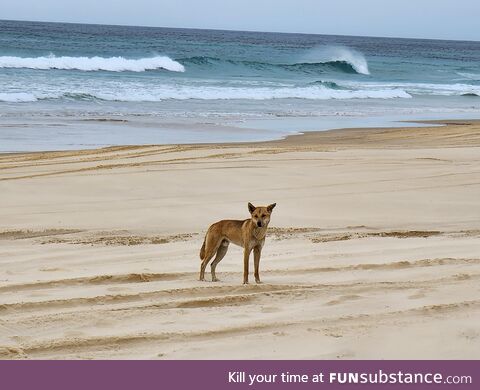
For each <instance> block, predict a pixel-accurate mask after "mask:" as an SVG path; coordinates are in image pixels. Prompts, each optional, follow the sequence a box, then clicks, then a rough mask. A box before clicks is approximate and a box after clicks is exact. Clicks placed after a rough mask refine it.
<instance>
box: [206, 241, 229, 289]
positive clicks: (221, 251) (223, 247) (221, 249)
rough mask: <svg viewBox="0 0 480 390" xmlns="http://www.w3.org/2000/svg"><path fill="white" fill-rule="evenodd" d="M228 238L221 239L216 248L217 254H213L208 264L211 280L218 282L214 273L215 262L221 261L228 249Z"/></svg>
mask: <svg viewBox="0 0 480 390" xmlns="http://www.w3.org/2000/svg"><path fill="white" fill-rule="evenodd" d="M228 244H229V242H228V240H223V241H222V243H221V244H220V247H219V248H218V250H217V256H215V260H213V262H212V264H210V269H211V271H212V282H218V279H217V276H216V275H215V268H216V267H217V264H218V263H220V261H222V259H223V258H224V257H225V255H226V254H227V251H228Z"/></svg>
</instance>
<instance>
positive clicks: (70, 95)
mask: <svg viewBox="0 0 480 390" xmlns="http://www.w3.org/2000/svg"><path fill="white" fill-rule="evenodd" d="M410 97H411V95H409V94H408V93H407V92H405V91H404V90H401V89H395V88H393V89H371V90H334V89H330V88H327V87H324V86H310V87H302V88H295V87H292V88H288V87H281V88H268V87H263V88H241V87H213V86H202V87H197V86H195V87H193V86H175V85H162V86H157V87H150V88H127V89H125V88H115V87H114V88H107V89H103V90H98V89H95V88H92V89H85V90H76V91H57V92H56V93H53V92H50V93H49V94H45V93H38V94H31V93H2V94H0V101H4V102H33V101H36V100H44V99H58V98H66V99H78V100H88V99H101V100H108V101H119V102H159V101H163V100H188V99H196V100H272V99H307V100H329V99H338V100H347V99H394V98H410Z"/></svg>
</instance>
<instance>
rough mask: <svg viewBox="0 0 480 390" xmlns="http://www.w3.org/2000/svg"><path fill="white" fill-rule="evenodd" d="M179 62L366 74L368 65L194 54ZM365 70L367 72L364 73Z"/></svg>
mask: <svg viewBox="0 0 480 390" xmlns="http://www.w3.org/2000/svg"><path fill="white" fill-rule="evenodd" d="M178 61H179V62H181V63H182V64H184V65H186V66H187V68H188V67H189V65H190V66H196V67H208V68H213V67H223V68H225V67H228V66H232V67H245V68H249V69H253V70H257V71H262V70H264V71H275V70H283V71H291V72H301V73H310V74H315V73H325V72H340V73H357V74H368V67H367V68H366V69H367V71H365V68H361V67H359V66H358V65H357V64H354V63H350V62H349V61H346V60H332V61H324V62H297V63H293V64H280V63H279V64H276V63H270V62H261V61H242V60H224V59H221V58H216V57H209V56H195V57H187V58H180V59H178ZM365 72H367V73H365Z"/></svg>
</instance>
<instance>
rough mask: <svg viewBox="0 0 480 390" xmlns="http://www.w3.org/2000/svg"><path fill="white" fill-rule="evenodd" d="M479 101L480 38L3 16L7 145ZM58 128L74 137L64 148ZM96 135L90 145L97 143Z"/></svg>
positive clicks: (210, 136)
mask: <svg viewBox="0 0 480 390" xmlns="http://www.w3.org/2000/svg"><path fill="white" fill-rule="evenodd" d="M479 96H480V42H460V41H437V40H435V41H434V40H416V39H392V38H370V37H346V36H324V35H305V34H279V33H258V32H231V31H212V30H190V29H189V30H186V29H165V28H145V27H124V26H101V25H80V24H59V23H36V22H14V21H0V122H1V124H2V128H1V129H0V142H3V145H4V146H3V148H2V145H1V144H0V150H6V149H9V150H10V149H13V150H16V149H19V150H20V149H22V148H23V149H26V148H28V146H31V145H32V142H35V139H36V137H37V138H38V137H43V138H42V142H41V147H47V148H48V147H49V146H50V147H53V148H56V147H67V146H68V145H70V146H72V147H74V146H75V145H77V144H79V143H77V144H76V143H75V140H74V139H73V138H72V137H73V136H69V135H68V134H70V133H69V130H68V129H71V134H76V135H77V136H78V134H80V133H81V132H82V131H86V130H85V129H86V128H87V126H86V123H85V122H82V123H81V126H80V125H79V122H78V121H80V120H82V121H84V120H86V119H87V120H91V119H94V120H97V119H101V120H103V121H110V120H112V123H109V125H108V129H107V128H106V127H105V126H104V132H103V133H102V134H104V135H103V136H102V137H101V139H102V143H101V145H104V144H111V143H119V142H120V143H121V142H122V136H121V135H120V134H123V137H124V138H125V139H124V141H125V142H126V141H127V140H128V142H130V143H135V137H134V136H132V133H131V132H135V131H136V133H137V135H138V139H139V140H141V142H145V140H146V141H149V140H151V142H162V141H164V142H193V141H195V142H199V141H205V142H208V141H211V140H215V141H218V140H236V139H239V140H240V139H241V140H245V139H260V138H261V139H263V138H269V137H270V138H271V137H273V136H278V135H279V134H277V133H275V132H274V131H273V132H272V131H267V130H266V129H269V126H257V125H255V126H254V127H259V128H264V131H263V132H258V133H255V132H254V131H251V132H246V131H245V130H241V131H243V133H241V131H240V130H238V131H236V132H235V131H234V130H232V127H233V128H239V127H241V128H245V127H249V121H253V122H251V123H252V124H253V123H258V121H259V120H260V121H262V120H268V119H271V118H282V117H288V118H305V117H308V118H317V120H318V126H317V127H318V128H324V127H325V123H334V119H335V118H345V117H347V118H349V119H348V121H349V122H352V120H351V118H356V121H353V122H352V123H354V124H355V125H359V126H361V125H362V119H363V120H364V122H365V119H368V122H371V120H372V117H373V118H383V119H382V120H383V121H385V120H386V118H390V119H391V118H395V119H408V118H426V117H439V116H447V117H459V116H468V117H472V118H474V117H476V116H478V114H479V112H480V102H479V101H480V97H479ZM119 118H123V119H122V121H121V122H120V121H119V120H118V119H119ZM322 121H323V124H322ZM239 123H241V126H237V124H239ZM289 123H292V126H291V127H289V131H294V130H302V129H301V128H295V122H294V121H293V122H292V121H291V119H290V120H289ZM309 123H310V122H309ZM338 123H339V126H341V123H342V120H339V122H338ZM20 124H22V125H24V130H23V133H22V131H20V130H19V128H18V126H19V125H20ZM157 124H158V128H159V129H160V130H162V129H163V130H162V131H160V130H159V132H157V133H156V132H155V127H156V125H157ZM298 124H299V125H301V121H299V122H298ZM54 125H65V126H67V131H65V133H66V135H65V134H64V135H63V137H64V138H65V137H66V138H69V137H70V138H69V139H68V140H66V141H65V142H63V143H62V142H59V139H60V138H61V137H62V135H61V134H56V133H55V131H54V129H53V130H52V128H53V127H54ZM103 125H105V124H103ZM207 125H211V126H210V128H211V127H212V126H217V129H216V130H215V129H214V130H209V128H208V126H207ZM15 126H17V127H15ZM35 126H36V128H35ZM69 126H70V127H69ZM122 126H123V129H122V131H121V132H117V133H116V134H115V137H113V135H112V137H111V140H109V136H108V134H109V133H112V134H113V133H114V132H115V131H117V130H118V129H119V128H121V127H122ZM202 126H203V127H202ZM311 126H313V127H315V124H314V123H313V124H311ZM280 127H281V126H280ZM199 128H202V129H203V130H202V131H201V132H198V131H196V130H198V129H199ZM42 129H43V130H42ZM45 129H48V131H46V130H45ZM82 129H83V130H82ZM146 129H148V131H147V130H146ZM182 129H183V130H185V131H182ZM265 131H267V132H265ZM192 132H193V134H195V137H193V138H192V136H191V135H186V134H192ZM90 133H91V134H90ZM147 133H148V134H150V135H148V134H147ZM22 134H23V135H25V137H24V139H23V141H20V140H16V138H19V137H20V138H21V135H22ZM47 134H51V135H49V136H48V137H50V138H51V143H50V144H49V142H48V137H47V139H45V136H46V135H47ZM55 134H56V135H55ZM88 134H89V140H90V141H89V142H86V143H83V144H79V145H80V146H81V145H87V144H88V146H98V145H100V143H96V142H95V132H94V130H92V129H90V128H89V127H88ZM234 134H235V135H234ZM255 134H258V136H256V137H255ZM59 137H60V138H59ZM66 138H65V139H66ZM80 138H82V140H84V138H85V136H84V134H83V135H82V136H81V137H80ZM82 142H83V141H82ZM138 142H140V141H138ZM27 143H28V144H27ZM7 144H8V145H7ZM5 145H7V146H5ZM77 146H78V145H77ZM39 147H40V146H39ZM23 149H22V150H23Z"/></svg>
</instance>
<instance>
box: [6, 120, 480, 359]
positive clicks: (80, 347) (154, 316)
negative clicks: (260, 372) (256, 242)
mask: <svg viewBox="0 0 480 390" xmlns="http://www.w3.org/2000/svg"><path fill="white" fill-rule="evenodd" d="M248 201H251V202H253V203H254V204H267V203H272V202H276V203H277V208H276V209H275V210H274V214H273V218H272V222H271V229H270V232H269V236H268V237H267V242H266V245H265V248H264V252H263V256H262V261H261V275H262V277H263V281H264V283H263V284H261V285H256V284H250V285H248V286H243V285H242V284H241V280H242V277H241V270H242V265H241V262H242V256H241V250H240V249H239V248H236V247H232V246H231V248H230V250H229V253H228V254H227V256H226V257H225V259H224V260H223V261H222V262H221V263H220V265H219V266H218V268H217V274H218V276H219V277H220V279H221V282H218V283H212V282H199V281H198V280H197V278H198V269H199V265H200V261H199V258H198V251H199V248H200V246H201V243H202V240H203V234H204V232H205V230H206V228H207V227H208V225H209V224H210V223H212V222H214V221H216V220H218V219H223V218H238V219H243V218H246V217H247V215H248V214H247V202H248ZM0 202H1V203H0V292H1V294H0V358H31V359H63V358H66V359H71V358H74V359H78V358H79V359H98V358H107V359H113V358H122V359H123V358H133V359H137V358H142V359H158V358H161V359H212V358H215V359H233V358H238V359H254V358H260V359H264V358H270V359H281V358H282V359H283V358H287V359H305V358H311V359H317V358H319V359H323V358H328V359H332V358H333V359H335V358H340V359H361V358H369V359H370V358H372V359H379V358H401V359H403V358H420V359H423V358H430V359H444V358H453V359H467V358H474V359H478V358H480V283H479V281H480V125H479V123H478V122H471V123H467V122H462V123H453V124H451V125H449V126H446V127H428V128H408V129H369V130H361V129H359V130H338V131H331V132H323V133H309V134H308V135H303V136H293V137H289V138H288V139H287V140H284V141H275V142H267V143H259V144H242V145H239V144H237V145H182V146H138V147H137V146H135V147H129V146H127V147H112V148H106V149H99V150H88V151H77V152H45V153H31V154H9V155H6V154H4V155H0ZM208 277H209V274H208ZM251 279H252V278H251Z"/></svg>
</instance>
